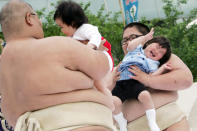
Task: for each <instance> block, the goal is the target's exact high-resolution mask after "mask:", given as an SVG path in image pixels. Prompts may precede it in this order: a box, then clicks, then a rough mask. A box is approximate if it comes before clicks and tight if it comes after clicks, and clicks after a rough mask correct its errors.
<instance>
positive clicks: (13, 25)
mask: <svg viewBox="0 0 197 131" xmlns="http://www.w3.org/2000/svg"><path fill="white" fill-rule="evenodd" d="M32 10H33V9H32V7H31V6H30V5H29V4H27V3H26V2H24V1H21V0H11V1H9V2H8V3H7V4H6V5H4V7H3V8H2V10H1V12H0V23H1V27H2V31H3V34H4V36H5V37H7V36H9V35H12V34H16V33H20V32H21V31H22V30H23V25H24V20H25V16H26V13H27V12H30V11H32Z"/></svg>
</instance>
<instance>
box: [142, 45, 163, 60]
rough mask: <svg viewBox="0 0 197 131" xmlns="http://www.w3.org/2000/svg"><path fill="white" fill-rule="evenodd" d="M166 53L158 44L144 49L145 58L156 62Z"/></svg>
mask: <svg viewBox="0 0 197 131" xmlns="http://www.w3.org/2000/svg"><path fill="white" fill-rule="evenodd" d="M166 51H167V49H166V48H162V47H161V46H160V45H159V44H158V43H152V44H150V45H148V46H147V47H146V48H145V49H144V53H145V55H146V57H148V58H150V59H152V60H156V61H158V60H160V59H161V58H162V57H163V56H164V54H165V53H166Z"/></svg>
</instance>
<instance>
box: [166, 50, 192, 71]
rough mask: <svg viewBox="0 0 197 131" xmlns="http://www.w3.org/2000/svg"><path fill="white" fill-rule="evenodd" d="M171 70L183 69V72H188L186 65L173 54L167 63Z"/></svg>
mask: <svg viewBox="0 0 197 131" xmlns="http://www.w3.org/2000/svg"><path fill="white" fill-rule="evenodd" d="M168 62H169V63H170V64H171V65H172V67H173V69H184V70H189V68H188V67H187V65H186V64H185V63H184V62H183V61H182V60H181V59H180V58H179V57H178V56H177V55H175V54H172V55H171V57H170V60H169V61H168Z"/></svg>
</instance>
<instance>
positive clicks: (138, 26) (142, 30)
mask: <svg viewBox="0 0 197 131" xmlns="http://www.w3.org/2000/svg"><path fill="white" fill-rule="evenodd" d="M131 27H135V28H136V29H137V30H138V31H139V32H140V33H142V34H143V35H146V34H148V33H149V32H150V29H149V28H148V26H146V25H145V24H143V23H140V22H132V23H129V24H128V25H126V26H125V27H124V29H123V33H124V31H125V30H126V29H127V28H131Z"/></svg>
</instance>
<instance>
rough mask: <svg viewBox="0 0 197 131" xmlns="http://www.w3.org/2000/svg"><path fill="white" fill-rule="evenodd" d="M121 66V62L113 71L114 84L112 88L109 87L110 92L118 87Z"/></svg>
mask: <svg viewBox="0 0 197 131" xmlns="http://www.w3.org/2000/svg"><path fill="white" fill-rule="evenodd" d="M120 64H121V62H120V63H119V64H118V65H117V66H116V67H114V69H113V71H112V72H111V77H112V83H111V86H109V87H108V89H109V90H113V88H114V87H115V85H116V81H117V80H119V79H120V72H119V71H118V69H119V67H120Z"/></svg>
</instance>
